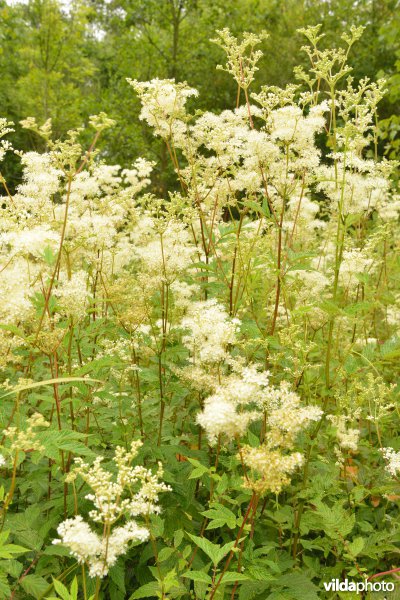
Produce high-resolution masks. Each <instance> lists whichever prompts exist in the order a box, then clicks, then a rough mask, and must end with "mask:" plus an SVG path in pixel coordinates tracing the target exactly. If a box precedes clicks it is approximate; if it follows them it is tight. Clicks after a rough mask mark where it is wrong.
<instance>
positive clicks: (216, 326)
mask: <svg viewBox="0 0 400 600" xmlns="http://www.w3.org/2000/svg"><path fill="white" fill-rule="evenodd" d="M181 326H182V327H183V328H184V329H186V330H188V331H189V333H188V334H186V335H183V337H182V342H183V344H184V346H186V348H188V350H189V351H190V353H191V361H192V362H193V363H200V364H210V363H211V364H216V363H219V362H221V361H223V360H224V359H225V358H226V357H227V355H228V354H227V348H228V346H229V344H234V343H235V341H236V335H237V333H238V331H239V326H240V320H239V319H237V318H231V317H229V315H228V313H227V311H226V310H225V308H224V307H223V306H222V305H221V304H220V303H218V301H217V300H215V299H210V300H205V301H200V302H193V303H192V304H191V305H190V306H189V308H188V311H187V315H186V316H185V317H184V318H183V319H182V322H181Z"/></svg>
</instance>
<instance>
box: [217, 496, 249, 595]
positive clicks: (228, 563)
mask: <svg viewBox="0 0 400 600" xmlns="http://www.w3.org/2000/svg"><path fill="white" fill-rule="evenodd" d="M256 502H258V498H257V496H256V494H255V492H253V495H252V497H251V498H250V502H249V505H248V507H247V510H246V513H245V515H244V517H243V521H242V524H241V526H240V529H239V531H238V534H237V536H236V540H235V543H234V545H233V548H232V550H231V551H230V553H229V556H228V558H227V560H226V562H225V565H224V568H223V570H222V573H221V574H220V576H219V578H218V580H217V583H216V584H215V585H214V586H213V588H212V590H211V592H210V596H209V600H212V599H213V598H214V596H215V594H216V591H217V589H218V588H219V586H220V584H221V581H222V578H223V576H224V575H225V573H226V572H227V570H228V569H229V565H230V564H231V561H232V558H233V555H234V553H235V549H236V548H237V547H238V543H239V540H240V538H241V537H242V533H243V529H244V526H245V525H246V523H247V519H248V518H249V516H250V513H251V510H252V508H253V506H254V504H255V503H256Z"/></svg>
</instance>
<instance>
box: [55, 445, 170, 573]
mask: <svg viewBox="0 0 400 600" xmlns="http://www.w3.org/2000/svg"><path fill="white" fill-rule="evenodd" d="M141 445H142V442H140V441H133V442H132V443H131V447H130V450H126V449H125V448H122V447H121V446H117V447H116V449H115V453H114V457H113V462H114V463H115V466H116V468H117V474H116V476H115V477H114V476H113V474H112V472H111V471H108V470H106V469H104V468H103V467H102V466H101V463H102V461H103V457H100V456H99V457H97V458H96V459H95V461H94V463H93V464H92V465H89V464H87V463H85V462H83V460H82V459H81V458H76V459H75V466H74V468H73V469H72V471H71V472H70V473H69V474H68V476H67V481H68V482H73V481H74V479H75V478H76V477H77V476H78V475H79V476H80V477H81V478H82V479H83V480H84V481H85V482H86V483H87V484H88V486H89V487H90V488H91V489H92V491H93V493H90V494H87V495H86V496H85V497H86V499H88V500H90V501H92V502H93V505H94V509H93V510H91V511H90V512H89V517H90V518H91V519H92V520H93V521H94V522H95V523H102V525H103V533H102V536H100V535H98V534H97V533H96V532H94V531H93V530H92V529H91V527H90V525H89V524H88V523H87V522H86V521H85V520H84V519H83V518H82V517H81V516H80V515H77V516H75V517H74V518H73V519H67V520H66V521H64V522H63V523H61V524H60V525H59V527H58V529H57V532H58V534H59V536H60V539H56V540H54V541H53V543H54V544H64V545H65V546H67V547H68V548H69V549H70V552H71V554H72V556H74V557H75V558H76V559H77V561H78V562H80V563H83V562H84V563H86V564H87V565H88V568H89V574H90V576H91V577H96V576H97V577H104V576H105V575H107V573H108V570H109V568H110V567H111V566H112V565H113V564H115V562H116V560H117V558H118V557H119V556H120V555H121V554H124V553H125V552H126V550H127V548H128V544H129V542H131V541H133V542H144V541H146V540H147V539H148V537H149V531H148V529H147V528H146V527H141V526H139V525H138V524H137V523H136V522H135V521H134V520H132V519H131V517H132V516H135V517H137V516H145V517H148V515H150V514H154V513H159V512H160V507H159V506H157V502H158V499H159V494H160V492H166V491H170V490H171V488H170V487H169V486H168V485H166V484H165V483H164V482H162V481H160V478H161V477H162V476H163V469H162V465H161V464H160V463H159V465H158V470H157V472H156V473H155V474H153V473H152V471H151V470H150V469H146V468H145V467H143V466H140V465H138V466H131V463H132V461H133V459H134V458H135V456H136V455H137V452H138V450H139V448H140V447H141ZM123 517H126V518H127V520H126V522H125V523H124V525H122V526H118V527H114V524H115V523H116V522H117V521H120V520H121V519H122V518H123Z"/></svg>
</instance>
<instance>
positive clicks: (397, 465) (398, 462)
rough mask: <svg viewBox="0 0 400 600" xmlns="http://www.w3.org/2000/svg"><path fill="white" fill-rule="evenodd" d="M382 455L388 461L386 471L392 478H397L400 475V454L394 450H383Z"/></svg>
mask: <svg viewBox="0 0 400 600" xmlns="http://www.w3.org/2000/svg"><path fill="white" fill-rule="evenodd" d="M382 454H383V457H384V459H385V461H386V470H387V472H388V473H390V475H392V477H397V474H398V473H400V452H396V451H395V450H393V448H382Z"/></svg>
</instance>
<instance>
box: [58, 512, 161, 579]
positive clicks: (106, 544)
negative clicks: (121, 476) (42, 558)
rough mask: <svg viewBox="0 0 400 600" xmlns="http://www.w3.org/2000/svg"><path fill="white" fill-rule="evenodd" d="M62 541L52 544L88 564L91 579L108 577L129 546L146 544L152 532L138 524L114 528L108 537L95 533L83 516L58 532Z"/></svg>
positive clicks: (60, 527) (69, 522) (63, 524)
mask: <svg viewBox="0 0 400 600" xmlns="http://www.w3.org/2000/svg"><path fill="white" fill-rule="evenodd" d="M57 533H58V535H59V536H60V539H56V540H53V544H63V545H65V546H67V547H68V548H69V550H70V553H71V555H72V556H73V557H74V558H76V560H77V562H78V563H86V564H87V565H88V568H89V575H90V577H101V578H102V577H105V576H106V575H107V573H108V571H109V569H110V568H111V567H112V566H113V565H114V564H115V563H116V561H117V559H118V557H119V556H121V555H123V554H125V553H126V551H127V549H128V545H129V542H139V543H142V542H145V541H146V540H147V539H148V538H149V531H148V530H147V529H146V528H145V527H139V526H138V525H137V523H136V522H135V521H127V522H126V523H125V524H124V525H122V526H120V527H115V528H114V529H113V530H112V532H111V533H110V535H109V536H108V537H105V536H103V537H101V536H99V535H98V534H97V533H96V532H94V531H93V530H92V529H91V528H90V525H89V524H88V523H86V521H84V520H83V518H82V517H81V516H80V515H77V516H76V517H74V518H72V519H66V520H65V521H64V522H63V523H61V524H60V525H59V526H58V528H57Z"/></svg>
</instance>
